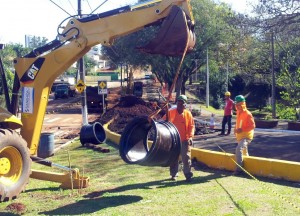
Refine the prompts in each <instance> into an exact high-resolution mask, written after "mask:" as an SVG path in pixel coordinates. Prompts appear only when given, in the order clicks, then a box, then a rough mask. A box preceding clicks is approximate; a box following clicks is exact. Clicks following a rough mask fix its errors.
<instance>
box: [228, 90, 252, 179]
mask: <svg viewBox="0 0 300 216" xmlns="http://www.w3.org/2000/svg"><path fill="white" fill-rule="evenodd" d="M235 108H236V112H237V114H236V125H235V129H234V133H235V137H236V140H237V142H238V145H237V147H236V149H235V157H236V162H237V164H238V165H239V166H237V167H236V170H235V172H234V173H233V174H234V175H240V174H244V173H243V171H242V167H243V155H246V156H248V155H249V154H248V145H249V144H250V143H251V141H252V140H253V137H254V128H255V122H254V118H253V116H252V114H251V112H250V111H249V110H248V109H247V107H246V99H245V97H244V96H243V95H238V96H236V97H235Z"/></svg>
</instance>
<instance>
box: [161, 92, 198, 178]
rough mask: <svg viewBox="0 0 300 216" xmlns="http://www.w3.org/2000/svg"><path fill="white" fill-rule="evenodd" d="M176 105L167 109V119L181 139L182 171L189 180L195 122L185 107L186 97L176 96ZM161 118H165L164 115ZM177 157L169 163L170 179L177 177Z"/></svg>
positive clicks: (191, 174)
mask: <svg viewBox="0 0 300 216" xmlns="http://www.w3.org/2000/svg"><path fill="white" fill-rule="evenodd" d="M176 104H177V107H176V108H171V109H169V110H168V121H170V122H172V123H173V124H174V125H175V127H176V128H177V130H178V133H179V135H180V141H181V153H180V154H181V160H182V163H183V173H184V176H185V178H186V181H187V182H189V181H191V179H192V177H193V173H192V171H191V164H192V162H191V147H192V145H193V137H194V132H195V123H194V118H193V115H192V113H191V112H190V111H189V110H187V109H186V104H187V97H186V96H185V95H180V96H179V97H178V98H177V103H176ZM163 119H165V120H166V119H167V116H166V115H165V116H164V117H163ZM178 168H179V158H178V159H177V160H175V161H174V162H173V163H172V164H171V165H170V175H171V180H176V178H177V177H178Z"/></svg>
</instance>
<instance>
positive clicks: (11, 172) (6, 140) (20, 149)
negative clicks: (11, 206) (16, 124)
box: [0, 129, 32, 202]
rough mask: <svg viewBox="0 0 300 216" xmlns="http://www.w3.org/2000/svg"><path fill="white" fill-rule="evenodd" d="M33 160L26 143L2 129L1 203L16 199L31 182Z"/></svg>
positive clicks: (0, 138)
mask: <svg viewBox="0 0 300 216" xmlns="http://www.w3.org/2000/svg"><path fill="white" fill-rule="evenodd" d="M31 162H32V161H31V159H30V153H29V149H28V148H27V144H26V141H25V140H24V139H23V138H22V137H21V136H20V135H19V134H18V133H16V132H15V131H13V130H10V129H0V201H1V202H2V201H8V200H11V199H14V198H16V197H17V196H18V195H19V194H20V193H21V192H22V191H24V190H25V186H26V185H27V183H28V182H29V176H30V174H31Z"/></svg>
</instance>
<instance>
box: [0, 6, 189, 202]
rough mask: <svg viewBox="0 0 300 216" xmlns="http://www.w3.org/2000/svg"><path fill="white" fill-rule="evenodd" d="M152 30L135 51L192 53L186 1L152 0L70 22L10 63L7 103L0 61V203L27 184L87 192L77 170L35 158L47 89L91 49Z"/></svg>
mask: <svg viewBox="0 0 300 216" xmlns="http://www.w3.org/2000/svg"><path fill="white" fill-rule="evenodd" d="M151 25H161V27H160V30H159V32H158V36H157V37H156V38H155V39H154V40H153V41H151V42H150V43H149V44H147V45H145V46H144V47H140V48H139V49H140V50H142V51H144V52H147V53H151V54H161V55H169V56H180V55H182V54H183V53H184V52H186V51H191V50H192V49H193V47H194V45H195V35H194V18H193V15H192V8H191V5H190V0H160V1H159V0H155V1H148V2H144V3H141V4H137V5H134V6H125V7H122V8H118V9H114V10H111V11H107V12H104V13H100V14H91V15H89V16H86V17H84V18H74V17H71V18H70V19H69V20H67V24H66V26H65V27H64V28H63V30H62V31H61V33H59V34H58V36H57V37H56V39H55V40H53V41H51V42H49V43H47V44H46V45H44V46H42V47H39V48H36V49H34V50H32V51H31V52H30V53H28V54H27V55H25V56H23V57H20V58H16V59H14V61H13V63H14V68H15V80H14V86H13V91H12V97H11V100H9V93H8V89H7V84H6V78H5V73H4V69H3V65H2V61H1V67H0V69H1V71H0V72H1V80H2V84H3V87H4V89H5V91H4V92H5V96H6V104H7V105H6V106H7V108H3V107H0V200H1V201H6V200H10V199H13V198H16V197H17V196H18V195H19V194H20V193H21V192H22V191H24V190H25V187H26V185H27V183H28V182H29V178H36V179H41V180H47V181H54V182H59V183H61V186H62V187H63V188H71V187H72V188H84V187H87V186H88V183H89V177H84V176H81V175H80V173H79V170H77V169H72V168H68V167H64V166H61V165H58V164H53V163H52V162H50V161H47V160H39V158H37V157H36V154H37V149H38V145H39V140H40V135H41V130H42V125H43V121H44V116H45V112H46V107H47V103H48V97H49V93H50V91H51V86H52V84H53V82H54V80H55V79H56V78H57V77H58V76H59V75H61V74H62V73H63V72H64V71H65V70H66V69H68V68H69V67H70V66H71V65H72V64H73V63H74V62H76V61H77V60H78V59H80V58H81V57H83V56H84V55H85V54H86V53H87V52H88V51H89V50H90V49H91V48H92V47H93V46H95V45H97V44H102V45H104V46H110V45H112V44H113V41H114V39H116V38H118V37H121V36H124V35H127V34H130V33H133V32H136V31H138V30H140V29H143V28H145V27H146V26H151ZM59 28H61V26H59ZM1 47H2V46H0V48H1ZM0 60H1V59H0ZM5 87H6V88H5ZM19 92H22V97H21V99H22V103H21V106H22V109H21V119H19V118H17V117H16V113H17V106H18V104H19V103H18V96H17V95H18V93H19ZM32 161H34V162H39V163H41V164H43V165H46V166H56V167H59V168H62V169H63V170H64V172H63V173H55V172H43V171H39V170H32V169H31V164H32ZM71 177H72V178H71Z"/></svg>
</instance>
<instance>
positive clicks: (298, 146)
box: [194, 111, 300, 162]
mask: <svg viewBox="0 0 300 216" xmlns="http://www.w3.org/2000/svg"><path fill="white" fill-rule="evenodd" d="M202 112H203V111H202ZM209 116H210V113H209V112H207V111H204V113H203V114H202V116H201V117H196V119H198V120H201V121H206V122H208V121H209ZM221 121H222V117H221V116H217V117H216V123H217V126H216V131H215V132H214V133H209V134H204V135H198V136H195V138H194V146H195V147H196V148H202V149H207V150H213V151H219V152H222V151H225V152H228V153H232V154H234V153H235V148H236V146H237V143H236V140H235V136H234V135H233V134H231V135H229V136H219V135H218V134H219V133H220V129H221ZM234 121H235V120H234V119H233V124H232V125H233V126H234V125H235V122H234ZM286 128H287V123H286V122H281V123H280V124H279V126H278V127H277V128H274V129H260V128H256V129H255V133H254V139H253V141H252V142H251V144H250V145H249V148H248V151H249V155H251V156H256V157H265V158H273V159H280V160H288V161H296V162H300V131H290V130H284V129H286Z"/></svg>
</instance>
